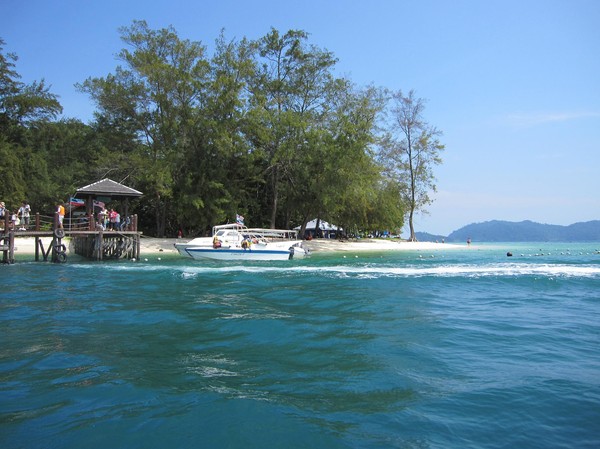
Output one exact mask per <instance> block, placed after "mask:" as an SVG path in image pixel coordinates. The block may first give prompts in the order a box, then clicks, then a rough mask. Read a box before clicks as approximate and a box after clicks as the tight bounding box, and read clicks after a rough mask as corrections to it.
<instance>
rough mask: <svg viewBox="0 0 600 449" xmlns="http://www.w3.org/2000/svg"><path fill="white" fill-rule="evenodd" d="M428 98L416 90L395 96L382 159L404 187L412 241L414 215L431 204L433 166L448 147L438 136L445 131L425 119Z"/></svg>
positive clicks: (386, 168)
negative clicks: (423, 97)
mask: <svg viewBox="0 0 600 449" xmlns="http://www.w3.org/2000/svg"><path fill="white" fill-rule="evenodd" d="M424 109H425V100H423V99H422V98H417V97H416V96H415V92H414V91H412V90H411V91H410V92H409V93H408V95H406V96H405V95H404V94H402V92H401V91H398V92H395V93H393V94H392V96H391V108H390V112H391V117H392V125H391V127H390V130H389V132H388V133H387V134H386V135H385V136H384V138H383V139H382V140H381V146H380V152H379V159H380V161H381V163H382V165H383V166H384V167H385V173H386V174H387V176H388V177H389V179H391V180H394V181H395V182H396V183H397V184H398V185H399V186H400V188H401V192H402V194H401V196H402V198H403V202H404V203H405V205H406V209H407V212H408V223H409V227H410V240H412V241H415V240H416V236H415V229H414V225H413V218H414V214H415V213H416V212H417V211H423V212H424V211H425V207H426V206H427V205H428V204H430V203H431V201H432V199H431V197H430V196H429V192H435V191H436V185H435V177H434V175H433V167H434V166H435V165H438V164H441V162H442V159H441V157H440V152H441V151H443V150H444V145H442V144H441V143H440V141H439V139H438V137H439V136H440V135H441V132H440V131H439V130H437V129H436V128H434V127H432V126H430V125H429V124H428V123H427V122H426V121H425V119H424V118H423V111H424Z"/></svg>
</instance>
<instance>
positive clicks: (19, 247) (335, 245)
mask: <svg viewBox="0 0 600 449" xmlns="http://www.w3.org/2000/svg"><path fill="white" fill-rule="evenodd" d="M41 240H42V242H43V245H44V248H48V246H49V245H50V242H51V241H52V238H51V237H47V238H42V239H41ZM189 240H191V239H178V238H156V237H144V236H142V238H141V241H140V245H141V248H140V251H141V255H153V254H177V250H176V249H175V247H174V246H173V245H174V243H176V242H187V241H189ZM69 243H70V239H69V238H66V239H65V244H66V246H67V254H72V253H73V251H72V249H71V245H70V244H69ZM302 244H303V246H304V247H306V248H308V249H309V250H310V251H311V252H312V253H334V252H347V251H356V252H365V251H431V250H451V249H465V248H467V246H465V245H458V244H453V243H435V242H407V241H397V240H396V241H391V240H384V239H362V240H352V241H349V240H345V241H342V240H334V239H314V240H303V241H302ZM23 255H35V237H19V236H18V235H17V236H15V256H23Z"/></svg>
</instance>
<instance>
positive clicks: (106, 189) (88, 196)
mask: <svg viewBox="0 0 600 449" xmlns="http://www.w3.org/2000/svg"><path fill="white" fill-rule="evenodd" d="M142 195H143V193H142V192H140V191H138V190H135V189H132V188H131V187H128V186H126V185H123V184H120V183H118V182H116V181H113V180H112V179H108V178H105V179H102V180H100V181H97V182H94V183H92V184H89V185H87V186H84V187H81V188H79V189H77V192H76V193H75V197H76V198H82V199H84V200H85V207H86V213H87V214H88V215H90V214H92V213H93V212H94V207H95V206H98V207H101V206H104V204H107V203H109V202H111V201H120V202H121V204H122V206H123V210H122V211H121V216H122V217H128V216H129V199H130V198H139V197H140V196H142Z"/></svg>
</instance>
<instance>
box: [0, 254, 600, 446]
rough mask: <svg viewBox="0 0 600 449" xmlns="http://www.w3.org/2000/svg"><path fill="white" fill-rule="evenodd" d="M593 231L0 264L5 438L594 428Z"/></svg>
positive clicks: (488, 434) (206, 439) (534, 439)
mask: <svg viewBox="0 0 600 449" xmlns="http://www.w3.org/2000/svg"><path fill="white" fill-rule="evenodd" d="M598 246H600V244H595V245H594V244H592V245H581V244H579V245H574V244H569V245H567V244H539V243H536V244H532V245H523V244H518V245H517V244H504V245H494V246H492V245H483V246H480V247H478V248H470V249H468V250H467V249H465V250H451V251H429V252H416V251H415V252H412V251H411V252H396V253H356V254H353V253H351V252H349V253H336V254H314V255H313V257H311V258H310V259H307V260H301V261H291V262H272V263H268V262H263V263H253V264H252V263H246V264H237V265H235V266H231V265H223V264H202V263H199V262H193V261H188V260H186V259H181V258H179V257H175V256H172V257H164V256H163V257H161V260H158V257H157V256H148V257H147V259H148V260H147V261H142V262H135V263H134V262H103V263H96V262H86V261H83V260H79V261H78V260H73V258H72V259H70V260H69V262H68V263H67V264H65V265H53V264H49V263H31V262H26V261H19V262H18V263H16V264H14V265H11V266H3V267H0V280H2V284H3V293H2V296H1V300H0V326H1V330H2V332H1V334H0V342H1V343H2V344H1V345H0V447H2V448H79V447H86V448H106V447H112V448H121V447H122V448H132V447H139V448H165V447H181V448H187V447H207V448H208V447H210V448H221V447H223V448H225V447H227V448H277V447H285V448H291V447H297V448H306V447H311V448H391V447H397V448H465V447H494V448H495V447H497V448H501V447H519V448H547V447H579V448H588V447H589V448H595V447H599V446H600V430H599V429H600V427H599V425H598V423H600V344H599V343H600V254H597V253H596V251H597V249H598V248H597V247H598ZM507 251H511V252H512V253H513V254H514V256H513V257H506V252H507Z"/></svg>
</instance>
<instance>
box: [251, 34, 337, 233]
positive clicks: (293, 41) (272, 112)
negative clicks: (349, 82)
mask: <svg viewBox="0 0 600 449" xmlns="http://www.w3.org/2000/svg"><path fill="white" fill-rule="evenodd" d="M307 39H308V34H307V33H306V32H304V31H297V30H290V31H288V32H286V33H285V34H283V35H281V34H280V33H279V32H278V31H277V30H275V29H271V31H270V33H268V34H267V35H266V36H265V37H263V38H262V39H260V40H259V41H258V42H257V43H256V48H257V52H258V56H259V60H258V62H257V65H258V69H257V71H256V74H255V76H254V77H253V78H252V79H251V80H250V81H249V87H250V89H251V98H250V104H251V109H250V111H249V113H248V127H247V135H248V137H249V139H250V141H251V142H252V144H253V146H254V147H255V149H256V151H258V152H260V154H261V155H262V156H263V161H264V171H265V175H266V177H267V179H268V183H267V184H266V187H267V189H266V191H265V194H266V196H267V197H268V198H269V199H270V205H269V209H270V210H269V215H270V220H269V222H270V223H269V224H270V226H271V227H275V224H276V220H277V217H278V212H280V209H281V204H280V203H281V199H282V197H285V196H287V195H288V194H289V193H290V192H291V190H292V189H293V187H292V185H293V178H294V169H295V167H294V161H295V160H297V159H298V157H299V154H301V153H302V152H303V151H305V150H306V149H307V145H306V134H307V132H308V131H309V130H310V129H311V128H313V127H317V126H318V117H319V114H320V112H321V107H322V105H323V102H324V101H323V100H324V98H325V96H326V92H327V86H328V84H329V83H330V81H331V78H332V77H331V73H330V70H331V68H332V67H333V66H334V65H335V63H336V59H335V58H334V57H333V55H332V54H331V53H330V52H327V51H324V50H321V49H318V48H316V47H314V46H309V45H307V43H306V41H307ZM283 187H285V188H283Z"/></svg>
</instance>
